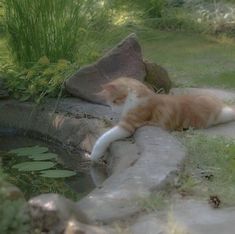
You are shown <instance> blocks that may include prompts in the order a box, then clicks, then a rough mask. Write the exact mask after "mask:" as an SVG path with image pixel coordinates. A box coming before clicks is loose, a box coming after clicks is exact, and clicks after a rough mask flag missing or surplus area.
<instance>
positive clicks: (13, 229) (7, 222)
mask: <svg viewBox="0 0 235 234" xmlns="http://www.w3.org/2000/svg"><path fill="white" fill-rule="evenodd" d="M6 177H7V176H6V175H4V174H3V172H2V169H0V199H1V202H0V233H7V234H27V233H30V232H29V231H30V219H29V216H28V213H27V212H26V209H25V202H24V201H23V200H21V199H18V200H8V198H7V197H6V195H5V192H4V191H5V190H4V189H5V187H4V183H5V180H6Z"/></svg>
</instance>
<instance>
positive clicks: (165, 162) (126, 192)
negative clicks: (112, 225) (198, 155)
mask: <svg viewBox="0 0 235 234" xmlns="http://www.w3.org/2000/svg"><path fill="white" fill-rule="evenodd" d="M134 138H135V141H136V145H137V147H138V152H137V153H138V154H140V156H139V159H138V160H137V161H136V162H135V163H134V165H132V166H131V167H129V168H127V169H126V170H124V171H122V172H121V173H119V174H118V173H115V174H114V175H112V176H110V177H109V178H108V179H107V180H106V181H104V183H103V184H102V187H101V188H100V189H98V188H97V189H95V190H94V191H93V192H91V193H90V194H89V195H88V196H87V197H85V198H83V199H82V200H81V201H80V202H78V204H77V206H78V208H79V209H81V210H82V211H83V212H84V213H85V214H86V215H87V216H88V217H89V218H91V220H92V221H94V222H102V223H109V222H111V221H114V220H117V219H125V218H126V217H128V216H130V215H133V214H135V213H136V212H137V211H140V209H141V208H140V207H139V204H138V202H137V200H138V199H139V198H145V197H148V196H149V195H150V194H151V192H152V191H153V190H159V189H162V188H163V187H164V186H166V185H167V183H168V182H170V181H171V182H172V180H173V178H174V176H175V172H176V171H177V169H178V166H179V165H180V163H181V161H182V160H183V159H184V157H185V150H184V147H183V146H182V145H181V144H180V143H179V142H178V141H177V140H176V139H175V138H174V137H173V136H171V135H170V134H169V133H167V132H166V131H164V130H162V129H160V128H157V127H151V126H146V127H142V128H140V129H138V130H137V131H136V133H135V135H134ZM129 153H131V152H129ZM133 153H136V151H135V152H133ZM123 157H128V155H123ZM137 157H138V156H137Z"/></svg>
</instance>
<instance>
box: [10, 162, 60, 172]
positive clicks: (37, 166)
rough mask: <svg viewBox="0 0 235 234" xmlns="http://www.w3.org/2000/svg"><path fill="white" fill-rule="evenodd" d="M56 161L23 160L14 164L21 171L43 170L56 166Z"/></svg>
mask: <svg viewBox="0 0 235 234" xmlns="http://www.w3.org/2000/svg"><path fill="white" fill-rule="evenodd" d="M55 164H56V163H54V162H48V161H46V162H23V163H18V164H15V165H13V167H12V168H15V169H18V170H19V171H41V170H45V169H49V168H51V167H53V166H55Z"/></svg>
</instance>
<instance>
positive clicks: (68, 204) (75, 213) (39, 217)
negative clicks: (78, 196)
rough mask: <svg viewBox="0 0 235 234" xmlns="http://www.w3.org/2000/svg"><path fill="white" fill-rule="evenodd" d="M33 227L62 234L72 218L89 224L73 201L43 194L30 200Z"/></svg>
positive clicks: (55, 195)
mask: <svg viewBox="0 0 235 234" xmlns="http://www.w3.org/2000/svg"><path fill="white" fill-rule="evenodd" d="M28 204H29V210H30V214H31V217H32V225H33V227H34V228H35V229H38V230H40V231H44V232H47V231H50V233H62V231H64V230H65V228H66V227H65V226H66V223H67V222H68V220H70V219H71V218H74V219H75V220H78V221H80V222H83V223H89V220H88V218H87V217H86V215H85V214H84V213H83V212H82V211H80V210H78V209H77V208H76V209H75V205H74V203H73V202H72V201H70V200H68V199H66V198H64V197H62V196H60V195H58V194H42V195H39V196H37V197H34V198H32V199H30V200H29V202H28Z"/></svg>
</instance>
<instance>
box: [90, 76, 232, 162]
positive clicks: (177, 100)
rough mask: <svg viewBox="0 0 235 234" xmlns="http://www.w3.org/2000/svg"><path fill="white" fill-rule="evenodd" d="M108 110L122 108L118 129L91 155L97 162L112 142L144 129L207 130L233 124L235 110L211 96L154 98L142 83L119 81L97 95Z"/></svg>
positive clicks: (111, 131) (125, 79) (99, 144)
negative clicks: (211, 127)
mask: <svg viewBox="0 0 235 234" xmlns="http://www.w3.org/2000/svg"><path fill="white" fill-rule="evenodd" d="M98 95H99V96H100V97H103V98H104V99H105V100H106V101H107V103H108V104H109V105H110V106H111V107H113V108H114V107H121V118H120V121H119V123H118V125H117V126H115V127H113V128H112V129H110V130H109V131H108V132H106V133H105V134H103V135H102V136H101V137H100V138H99V139H98V140H97V142H96V144H95V146H94V148H93V151H92V153H91V159H92V160H94V161H95V160H98V159H99V158H100V157H101V156H102V155H103V154H104V152H105V151H106V149H107V148H108V146H109V145H110V144H111V143H112V142H113V141H115V140H118V139H122V138H124V137H128V136H130V135H131V134H132V133H133V132H134V131H135V130H136V129H137V128H139V127H140V126H143V125H147V124H148V125H152V124H154V125H158V126H160V127H162V128H164V129H166V130H170V131H172V130H184V129H188V128H190V127H191V128H207V127H209V126H212V125H215V124H219V123H224V122H228V121H232V120H235V110H234V109H233V108H232V107H228V106H226V105H225V104H224V103H223V102H221V101H220V100H219V99H217V98H215V97H211V96H205V95H198V96H190V95H182V96H172V95H164V94H155V93H154V92H153V91H151V90H150V89H149V88H147V87H146V86H145V85H144V84H142V83H141V82H139V81H137V80H135V79H131V78H125V77H122V78H118V79H116V80H114V81H112V82H110V83H108V84H106V85H104V86H103V90H102V91H101V92H100V93H99V94H98Z"/></svg>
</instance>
